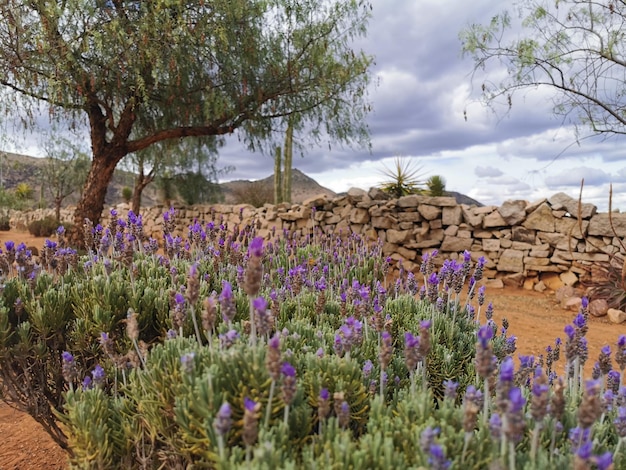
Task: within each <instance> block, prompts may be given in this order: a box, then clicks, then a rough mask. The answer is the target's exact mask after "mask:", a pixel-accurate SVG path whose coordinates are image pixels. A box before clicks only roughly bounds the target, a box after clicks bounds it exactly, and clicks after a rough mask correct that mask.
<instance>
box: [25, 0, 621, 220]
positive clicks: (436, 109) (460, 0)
mask: <svg viewBox="0 0 626 470" xmlns="http://www.w3.org/2000/svg"><path fill="white" fill-rule="evenodd" d="M511 3H512V2H503V1H502V0H473V1H472V2H468V1H467V0H420V1H417V0H372V4H373V18H372V19H371V21H370V25H369V32H368V35H367V38H365V39H364V40H362V41H361V43H360V46H361V47H362V49H363V50H364V51H365V52H366V53H368V54H370V55H373V56H374V57H375V61H376V64H375V66H374V68H373V73H374V74H375V79H374V80H373V82H376V83H378V85H377V86H376V87H372V89H371V92H370V97H371V103H372V107H373V112H372V113H371V115H370V116H369V119H368V123H369V127H370V131H371V143H372V149H371V152H369V151H368V150H364V149H350V148H339V147H337V146H333V149H332V150H331V151H329V150H328V148H327V147H323V148H311V149H307V151H306V152H305V155H304V157H302V158H301V157H299V156H294V167H295V168H298V169H300V170H301V171H303V172H305V173H306V174H308V175H309V176H311V177H313V178H314V179H315V180H317V181H318V182H319V183H320V184H322V185H324V186H326V187H328V188H330V189H332V190H334V191H336V192H341V191H346V190H348V189H349V188H351V187H359V188H363V189H368V188H370V187H372V186H375V185H377V184H379V183H380V182H381V181H382V180H384V179H385V177H384V175H382V173H381V171H382V170H384V168H385V166H387V167H389V166H391V165H392V164H393V161H394V158H395V157H404V158H409V159H411V161H414V163H415V165H416V166H421V168H422V174H423V175H424V176H425V177H428V176H431V175H441V176H443V177H444V178H445V179H446V182H447V189H449V190H452V191H459V192H461V193H464V194H467V195H468V196H470V197H472V198H474V199H476V200H478V201H480V202H482V203H483V204H496V205H499V204H501V203H502V202H504V201H505V200H510V199H525V200H528V201H535V200H538V199H540V198H543V197H549V196H551V195H552V194H555V193H557V192H561V191H563V192H565V193H567V194H569V195H571V196H572V197H578V193H579V189H580V182H581V178H583V177H584V178H585V188H584V193H583V201H584V202H591V203H594V204H596V205H597V206H598V207H599V208H600V209H601V210H606V208H607V207H608V193H609V184H610V183H613V189H614V199H613V207H619V208H621V209H622V210H626V156H625V155H624V151H623V148H624V141H623V140H620V139H617V138H613V139H610V140H606V141H602V140H600V139H585V140H583V141H581V142H580V144H577V143H576V138H575V133H574V129H573V128H571V127H568V126H564V125H562V122H561V120H560V119H559V118H557V117H554V116H553V115H552V111H551V107H550V92H549V91H548V90H537V91H531V92H528V93H525V94H523V95H517V97H516V100H515V102H514V106H513V108H512V110H511V112H510V113H508V114H505V110H504V109H502V110H501V112H500V113H499V114H494V113H493V112H492V111H491V110H489V109H486V108H484V107H483V106H482V105H481V104H479V102H478V98H479V91H480V90H479V88H480V83H481V82H480V80H478V81H476V82H475V83H474V84H473V85H472V82H471V79H470V74H471V72H472V66H473V64H472V61H471V59H469V58H467V59H463V58H462V57H461V51H460V48H461V43H460V41H459V39H458V35H459V32H460V31H461V30H462V29H463V28H465V27H467V26H468V25H469V24H471V23H486V22H488V21H489V20H490V18H491V17H492V16H493V15H494V14H495V13H497V12H500V10H501V9H502V8H503V7H506V6H508V5H510V4H511ZM465 110H467V120H466V119H465V118H464V111H465ZM296 138H297V136H296ZM22 150H24V149H22ZM27 150H28V152H27V153H30V154H37V153H38V152H37V151H36V150H35V149H32V148H28V149H27ZM25 153H26V152H25ZM220 155H221V156H220V162H219V164H221V165H234V166H235V167H236V171H234V172H233V173H230V174H229V175H228V176H227V179H260V178H265V177H267V176H269V175H270V174H272V172H273V160H272V158H271V157H270V156H262V155H261V156H260V155H252V154H250V153H248V152H247V151H245V150H244V149H242V147H241V145H240V144H239V143H238V142H237V140H236V139H232V140H230V141H229V142H228V143H227V145H226V147H225V148H223V149H222V150H221V152H220Z"/></svg>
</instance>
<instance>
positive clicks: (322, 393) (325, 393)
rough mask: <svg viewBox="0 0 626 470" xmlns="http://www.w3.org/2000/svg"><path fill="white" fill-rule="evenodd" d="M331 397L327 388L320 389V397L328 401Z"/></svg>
mask: <svg viewBox="0 0 626 470" xmlns="http://www.w3.org/2000/svg"><path fill="white" fill-rule="evenodd" d="M329 398H330V393H329V392H328V389H327V388H323V389H321V390H320V399H322V400H324V401H328V399H329Z"/></svg>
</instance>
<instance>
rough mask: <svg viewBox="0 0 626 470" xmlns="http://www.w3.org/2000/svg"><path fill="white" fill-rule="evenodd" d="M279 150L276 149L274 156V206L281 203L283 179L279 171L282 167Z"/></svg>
mask: <svg viewBox="0 0 626 470" xmlns="http://www.w3.org/2000/svg"><path fill="white" fill-rule="evenodd" d="M280 154H281V148H280V146H277V147H276V155H275V156H274V204H280V203H281V202H283V191H282V189H283V178H282V174H281V171H280V168H281V166H282V161H281V156H280Z"/></svg>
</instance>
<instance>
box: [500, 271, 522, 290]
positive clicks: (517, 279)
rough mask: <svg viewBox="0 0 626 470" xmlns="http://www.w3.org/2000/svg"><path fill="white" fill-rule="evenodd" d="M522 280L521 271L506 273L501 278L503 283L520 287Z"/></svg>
mask: <svg viewBox="0 0 626 470" xmlns="http://www.w3.org/2000/svg"><path fill="white" fill-rule="evenodd" d="M524 281H525V278H524V275H523V274H522V273H514V274H507V275H506V276H504V278H502V282H503V283H504V285H505V286H511V287H522V284H524Z"/></svg>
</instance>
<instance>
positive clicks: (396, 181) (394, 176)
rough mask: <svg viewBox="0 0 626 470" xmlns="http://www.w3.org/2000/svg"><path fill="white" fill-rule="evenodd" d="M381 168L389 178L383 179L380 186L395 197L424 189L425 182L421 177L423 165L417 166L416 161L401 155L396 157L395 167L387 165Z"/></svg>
mask: <svg viewBox="0 0 626 470" xmlns="http://www.w3.org/2000/svg"><path fill="white" fill-rule="evenodd" d="M383 166H384V167H385V168H384V170H381V173H382V174H383V175H385V176H386V177H387V178H388V180H387V181H383V183H381V185H380V187H381V189H382V190H383V191H385V192H386V193H388V194H391V195H392V196H393V197H396V198H399V197H402V196H407V195H409V194H415V193H418V192H420V191H421V190H422V188H421V187H422V186H424V184H425V182H424V180H422V179H421V176H422V175H421V171H422V167H421V166H415V165H414V162H413V161H411V160H409V159H406V158H401V157H396V158H395V159H394V163H393V167H391V168H390V167H387V166H386V165H383Z"/></svg>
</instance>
